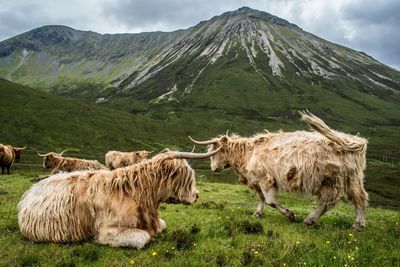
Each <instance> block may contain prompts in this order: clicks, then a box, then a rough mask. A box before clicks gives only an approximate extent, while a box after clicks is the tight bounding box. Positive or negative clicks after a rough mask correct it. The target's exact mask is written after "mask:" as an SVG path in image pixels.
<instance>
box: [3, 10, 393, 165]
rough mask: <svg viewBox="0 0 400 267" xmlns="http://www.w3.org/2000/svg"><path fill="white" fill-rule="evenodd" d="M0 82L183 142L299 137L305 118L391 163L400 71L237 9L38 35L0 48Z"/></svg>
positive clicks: (30, 34) (39, 31)
mask: <svg viewBox="0 0 400 267" xmlns="http://www.w3.org/2000/svg"><path fill="white" fill-rule="evenodd" d="M0 76H1V77H4V78H7V79H9V80H12V81H15V82H18V83H22V84H25V85H29V86H32V87H35V88H39V89H40V88H44V90H47V91H49V92H51V93H54V94H59V95H64V96H68V97H77V98H80V99H83V100H85V101H87V102H91V103H97V104H98V105H102V106H105V107H107V108H113V109H119V110H122V111H124V112H126V111H127V112H129V113H133V114H135V115H137V117H138V118H143V117H144V118H146V119H151V120H155V121H157V122H159V123H160V125H163V126H165V125H167V126H171V125H172V126H173V129H174V130H175V132H176V131H178V129H179V132H180V133H183V136H185V135H186V133H189V132H194V133H196V136H198V137H204V138H207V137H211V136H214V135H217V134H220V133H223V132H225V131H226V129H231V130H232V131H236V132H238V133H240V134H244V135H249V134H252V133H254V132H258V131H261V130H262V129H264V128H267V129H269V130H278V129H279V128H282V129H284V130H293V129H299V128H302V127H304V125H303V124H301V123H300V122H298V118H297V117H296V115H295V110H299V109H304V108H308V109H310V110H311V111H313V112H315V113H316V114H317V115H319V116H321V117H322V118H324V119H325V120H326V121H327V122H328V124H329V125H331V126H332V127H335V128H337V129H340V130H343V131H347V132H350V133H354V134H355V133H357V132H360V134H361V135H364V136H366V137H368V138H369V139H370V146H369V148H370V152H369V156H370V157H374V158H377V159H382V158H386V156H388V157H389V159H391V160H393V159H395V160H399V159H400V152H399V151H400V142H398V140H399V139H400V119H399V118H400V109H399V106H400V72H399V71H397V70H395V69H392V68H390V67H388V66H386V65H384V64H382V63H380V62H378V61H377V60H375V59H373V58H371V57H370V56H368V55H366V54H365V53H363V52H358V51H354V50H352V49H349V48H346V47H343V46H340V45H337V44H334V43H331V42H329V41H326V40H323V39H321V38H319V37H317V36H315V35H313V34H311V33H307V32H305V31H303V30H302V29H301V28H299V27H298V26H296V25H294V24H291V23H290V22H288V21H286V20H284V19H281V18H278V17H276V16H273V15H271V14H268V13H265V12H261V11H257V10H253V9H250V8H246V7H244V8H240V9H238V10H236V11H230V12H226V13H224V14H222V15H219V16H216V17H213V18H211V19H210V20H207V21H203V22H200V23H199V24H197V25H196V26H194V27H191V28H189V29H185V30H179V31H175V32H170V33H166V32H151V33H139V34H104V35H101V34H97V33H94V32H83V31H77V30H74V29H71V28H68V27H65V26H45V27H41V28H38V29H34V30H32V31H29V32H27V33H24V34H21V35H18V36H15V37H13V38H11V39H8V40H6V41H3V42H1V43H0ZM167 126H165V127H167ZM164 129H167V128H164ZM168 129H171V128H168ZM165 134H166V135H167V136H170V134H169V133H168V132H165ZM176 138H178V139H179V138H181V137H176ZM183 138H184V137H183ZM179 140H183V139H179Z"/></svg>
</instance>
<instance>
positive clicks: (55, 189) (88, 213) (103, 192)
mask: <svg viewBox="0 0 400 267" xmlns="http://www.w3.org/2000/svg"><path fill="white" fill-rule="evenodd" d="M219 149H220V148H219ZM219 149H217V150H215V151H211V152H208V153H190V152H175V151H167V152H165V153H161V154H158V155H156V156H155V157H153V158H151V159H148V160H144V161H141V162H139V163H137V164H134V165H131V166H128V167H125V168H119V169H116V170H113V171H108V170H107V171H106V170H99V171H78V172H72V173H59V174H55V175H52V176H50V177H49V178H47V179H44V180H42V181H40V182H38V183H37V184H35V185H33V186H32V187H31V188H30V189H29V190H28V191H26V192H25V193H24V195H23V196H22V199H21V201H20V202H19V204H18V210H19V213H18V223H19V227H20V230H21V233H22V234H23V235H24V236H25V237H27V238H29V239H30V240H32V241H34V242H71V241H79V240H85V239H89V238H94V240H95V242H97V243H100V244H104V245H109V246H113V247H136V248H139V249H141V248H143V247H144V246H145V245H146V244H148V243H149V242H150V241H151V240H152V239H153V238H154V237H155V236H156V235H157V234H158V233H160V232H162V231H163V230H164V229H165V228H166V224H165V222H164V221H163V220H162V219H161V218H160V216H159V214H158V207H159V204H160V203H161V202H170V203H185V204H192V203H194V202H195V201H196V200H197V198H198V191H197V190H196V181H195V172H194V170H193V169H192V168H191V167H190V166H189V164H188V162H187V161H186V159H203V158H208V157H210V156H212V155H214V154H215V153H217V152H218V151H219Z"/></svg>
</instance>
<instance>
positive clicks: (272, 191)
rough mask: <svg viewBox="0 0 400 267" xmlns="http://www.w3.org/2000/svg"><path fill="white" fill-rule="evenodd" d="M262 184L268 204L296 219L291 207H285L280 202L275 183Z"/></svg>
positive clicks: (292, 219)
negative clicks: (269, 184) (270, 184)
mask: <svg viewBox="0 0 400 267" xmlns="http://www.w3.org/2000/svg"><path fill="white" fill-rule="evenodd" d="M260 186H261V191H262V193H263V194H264V196H265V200H266V202H267V204H268V205H269V206H271V207H273V208H274V209H277V210H278V211H279V212H280V213H282V214H283V215H285V216H286V217H287V218H288V219H289V220H290V221H294V213H293V212H292V211H290V210H289V209H287V208H285V207H283V206H282V205H281V204H279V202H278V200H277V197H276V195H277V193H278V189H277V188H276V187H275V186H273V185H272V186H268V185H265V184H260Z"/></svg>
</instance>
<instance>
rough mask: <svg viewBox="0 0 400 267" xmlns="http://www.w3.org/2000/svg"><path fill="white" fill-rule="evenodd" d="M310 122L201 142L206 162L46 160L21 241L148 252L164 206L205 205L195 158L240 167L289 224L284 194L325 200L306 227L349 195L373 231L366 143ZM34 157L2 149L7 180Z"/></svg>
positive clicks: (115, 155) (136, 156) (21, 217)
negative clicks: (89, 243) (24, 159)
mask: <svg viewBox="0 0 400 267" xmlns="http://www.w3.org/2000/svg"><path fill="white" fill-rule="evenodd" d="M300 115H301V117H302V119H303V120H304V121H305V122H306V123H308V124H309V126H311V128H312V129H313V130H314V131H311V132H308V131H294V132H283V131H278V132H273V133H272V132H268V131H265V132H263V133H259V134H256V135H254V136H252V137H248V138H245V137H240V136H238V135H228V134H225V135H221V136H219V137H216V138H213V139H210V140H207V141H196V140H194V139H192V138H191V137H189V138H190V139H191V141H192V142H194V143H195V144H198V145H208V151H207V152H206V153H194V152H193V151H192V152H177V151H169V150H164V151H163V152H161V153H159V154H157V155H155V156H153V157H151V158H150V153H151V152H148V151H137V152H128V153H127V152H118V151H110V152H108V153H107V154H106V156H105V163H106V165H103V164H101V163H99V162H98V161H95V160H82V159H76V158H68V157H63V156H62V154H63V153H64V152H62V153H60V154H57V153H54V152H50V153H47V154H39V153H38V154H39V156H41V157H43V166H44V167H45V168H49V169H51V170H52V172H51V175H50V176H49V177H48V178H46V179H43V180H41V181H40V182H38V183H36V184H34V185H33V186H32V187H31V188H30V189H29V190H28V191H27V192H25V193H24V195H23V196H22V199H21V201H20V203H19V204H18V210H19V213H18V222H19V226H20V230H21V233H22V234H23V235H24V236H25V237H27V238H29V239H30V240H32V241H35V242H70V241H79V240H84V239H88V238H93V237H94V239H95V241H96V242H98V243H100V244H105V245H110V246H115V247H120V246H124V247H126V246H128V247H136V248H143V247H144V246H145V245H146V244H148V243H149V242H150V241H151V240H152V239H154V238H155V237H156V235H157V234H158V233H160V232H162V231H163V230H164V229H165V228H166V224H165V222H164V221H163V220H162V219H161V218H160V217H159V213H158V207H159V204H160V203H161V202H166V203H186V204H192V203H194V202H196V200H197V198H198V196H199V192H198V191H197V190H196V186H195V185H196V182H195V172H194V170H193V169H192V168H191V167H190V165H189V164H188V162H187V161H186V159H205V158H210V159H211V170H212V171H215V172H219V171H221V170H223V169H227V168H232V169H233V170H234V171H235V172H236V173H237V174H238V176H239V181H240V182H241V183H243V184H245V185H246V186H248V187H249V188H251V190H253V191H254V193H255V194H256V195H257V197H258V199H259V202H258V206H257V209H256V211H255V212H254V214H253V215H254V216H255V217H260V216H261V215H262V214H263V212H264V204H265V203H267V204H268V205H269V206H271V207H272V208H275V209H277V210H278V211H279V212H280V213H282V214H283V215H285V216H286V217H287V218H288V219H289V220H290V221H293V220H294V213H293V212H292V211H290V210H289V209H287V208H285V207H283V206H282V205H281V204H280V203H279V202H278V200H277V193H278V191H281V190H282V191H289V192H302V193H305V194H307V195H317V196H318V204H317V207H316V209H315V210H314V211H313V212H311V213H310V214H309V215H308V216H307V217H306V218H305V219H304V223H305V224H306V225H312V224H314V223H315V222H316V221H317V220H318V219H319V218H320V217H321V216H322V215H323V214H324V213H325V212H326V211H328V210H329V209H331V208H332V207H333V206H334V205H335V204H336V203H337V202H338V201H339V200H340V199H341V198H342V197H343V196H345V197H347V198H348V199H349V200H350V201H351V202H352V203H353V204H354V206H355V209H356V219H355V222H354V224H353V227H354V228H356V229H359V228H361V227H363V226H365V210H366V207H367V205H368V194H367V192H366V191H365V190H364V185H363V183H364V170H365V167H366V150H367V140H366V139H364V138H362V137H359V136H358V135H357V136H354V135H350V134H345V133H342V132H339V131H335V130H333V129H331V128H329V127H328V126H327V125H326V124H325V123H324V122H323V121H322V120H321V119H319V118H318V117H316V116H315V115H313V114H311V113H309V112H308V111H305V112H300ZM23 149H25V148H17V147H11V146H4V145H0V164H1V167H2V173H4V169H5V168H6V169H7V172H8V173H9V168H10V166H11V164H12V162H13V161H14V160H15V159H18V158H19V157H20V152H21V151H22V150H23Z"/></svg>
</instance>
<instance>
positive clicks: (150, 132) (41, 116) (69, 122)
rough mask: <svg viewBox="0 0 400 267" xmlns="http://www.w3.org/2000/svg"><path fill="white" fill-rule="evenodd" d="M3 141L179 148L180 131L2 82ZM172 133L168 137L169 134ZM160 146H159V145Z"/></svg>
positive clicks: (81, 148)
mask: <svg viewBox="0 0 400 267" xmlns="http://www.w3.org/2000/svg"><path fill="white" fill-rule="evenodd" d="M0 114H1V115H0V124H1V128H0V137H1V141H0V142H1V143H6V144H7V143H11V144H16V145H20V146H25V145H27V146H29V147H30V148H35V149H38V150H40V151H47V150H55V151H60V150H64V149H71V150H75V151H77V152H85V154H88V153H89V154H90V153H97V154H98V153H102V152H106V151H108V150H110V149H129V150H133V149H149V150H151V149H156V150H157V149H163V148H165V147H168V146H172V147H174V146H175V144H176V137H175V136H178V135H182V133H181V131H180V129H174V128H173V127H169V126H168V125H167V124H166V123H163V122H160V121H154V120H151V119H148V118H144V117H139V116H135V115H132V114H129V113H126V112H122V111H117V110H114V109H108V108H102V107H96V106H93V105H88V104H85V103H82V102H80V101H77V100H75V99H71V98H65V97H60V96H53V95H50V94H47V93H43V92H40V91H37V90H33V89H31V88H28V87H24V86H21V85H18V84H15V83H12V82H9V81H6V80H3V79H0ZM166 129H167V132H168V133H169V135H167V134H164V131H166ZM156 140H157V142H159V143H156Z"/></svg>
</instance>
